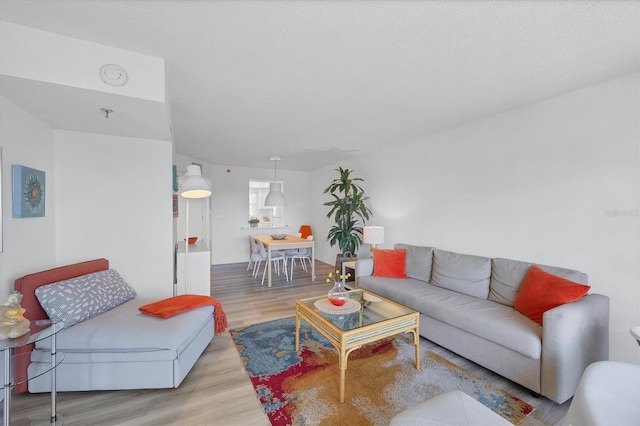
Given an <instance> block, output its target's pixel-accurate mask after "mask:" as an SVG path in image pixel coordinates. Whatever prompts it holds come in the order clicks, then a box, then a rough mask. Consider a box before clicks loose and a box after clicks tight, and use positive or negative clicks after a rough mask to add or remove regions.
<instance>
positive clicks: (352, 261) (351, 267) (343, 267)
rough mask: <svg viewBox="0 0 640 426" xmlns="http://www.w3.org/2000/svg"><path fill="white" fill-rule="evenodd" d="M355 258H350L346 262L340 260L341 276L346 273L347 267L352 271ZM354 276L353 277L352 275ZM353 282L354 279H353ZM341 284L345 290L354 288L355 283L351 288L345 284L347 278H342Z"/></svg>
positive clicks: (354, 268)
mask: <svg viewBox="0 0 640 426" xmlns="http://www.w3.org/2000/svg"><path fill="white" fill-rule="evenodd" d="M356 262H357V261H356V260H350V261H348V262H342V276H343V277H344V276H345V275H347V268H349V269H353V271H354V273H355V270H356ZM354 278H355V277H354ZM354 284H355V281H354ZM342 285H343V286H345V288H346V289H347V290H353V289H355V285H354V286H353V288H351V287H350V286H347V279H346V278H343V279H342Z"/></svg>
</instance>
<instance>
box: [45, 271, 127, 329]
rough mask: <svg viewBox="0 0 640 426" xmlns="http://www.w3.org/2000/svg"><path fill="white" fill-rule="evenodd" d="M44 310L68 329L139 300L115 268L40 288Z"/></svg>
mask: <svg viewBox="0 0 640 426" xmlns="http://www.w3.org/2000/svg"><path fill="white" fill-rule="evenodd" d="M35 293H36V297H37V298H38V301H39V302H40V305H41V306H42V309H44V311H45V312H46V313H47V315H49V318H50V319H51V320H54V321H62V322H64V326H65V327H71V326H72V325H74V324H77V323H79V322H82V321H85V320H87V319H89V318H92V317H95V316H96V315H100V314H101V313H103V312H106V311H108V310H109V309H113V308H115V307H116V306H118V305H121V304H122V303H124V302H126V301H128V300H131V299H133V298H134V297H136V292H135V290H134V289H133V288H131V286H129V284H127V283H126V282H125V281H124V279H123V278H122V277H121V276H120V274H119V273H118V271H116V270H115V269H109V270H106V271H100V272H94V273H91V274H86V275H81V276H79V277H76V278H71V279H68V280H64V281H58V282H56V283H52V284H47V285H43V286H40V287H38V288H37V289H36V291H35Z"/></svg>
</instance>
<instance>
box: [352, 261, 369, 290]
mask: <svg viewBox="0 0 640 426" xmlns="http://www.w3.org/2000/svg"><path fill="white" fill-rule="evenodd" d="M372 274H373V259H371V258H369V259H358V260H357V261H356V287H358V288H359V287H360V285H359V284H358V279H359V278H360V277H367V276H370V275H372Z"/></svg>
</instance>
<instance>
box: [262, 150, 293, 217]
mask: <svg viewBox="0 0 640 426" xmlns="http://www.w3.org/2000/svg"><path fill="white" fill-rule="evenodd" d="M269 160H271V161H273V182H271V183H269V193H268V194H267V197H266V198H265V199H264V205H265V206H267V207H285V206H286V205H287V200H286V199H285V198H284V194H283V193H282V182H276V181H277V179H278V172H277V164H278V161H280V160H282V157H280V156H279V155H273V156H271V157H269Z"/></svg>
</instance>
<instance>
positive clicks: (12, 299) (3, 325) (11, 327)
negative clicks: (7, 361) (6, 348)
mask: <svg viewBox="0 0 640 426" xmlns="http://www.w3.org/2000/svg"><path fill="white" fill-rule="evenodd" d="M21 301H22V294H20V293H19V292H17V291H14V292H13V293H11V294H10V295H8V296H7V299H6V300H5V301H4V303H3V304H2V305H0V340H1V339H8V338H12V339H13V338H16V337H20V336H22V335H23V334H26V333H28V332H29V330H30V329H29V326H30V325H31V322H30V321H29V320H28V319H26V318H25V317H24V313H25V312H26V311H27V310H26V309H24V308H23V307H22V306H20V302H21Z"/></svg>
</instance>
